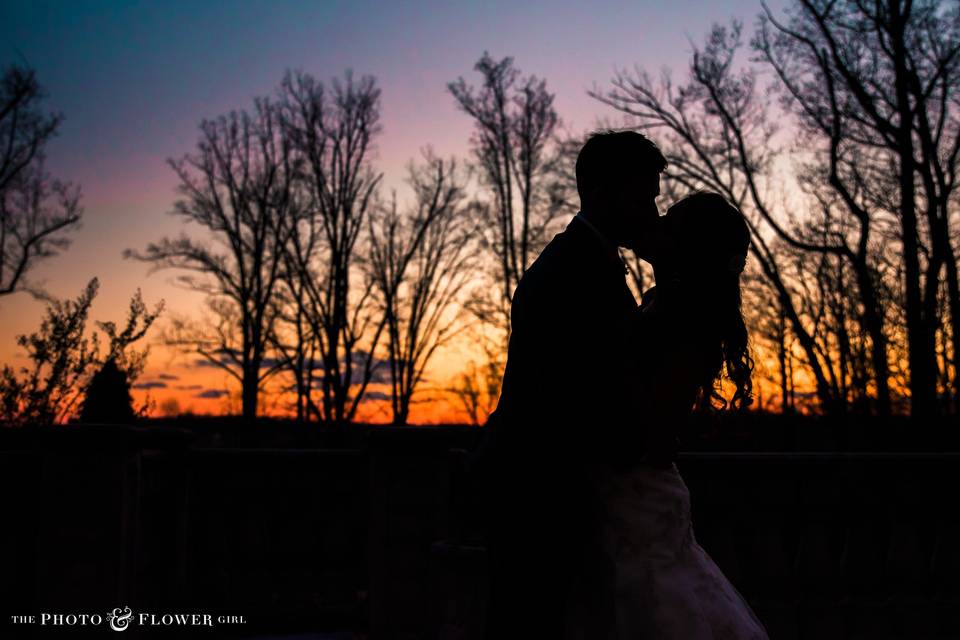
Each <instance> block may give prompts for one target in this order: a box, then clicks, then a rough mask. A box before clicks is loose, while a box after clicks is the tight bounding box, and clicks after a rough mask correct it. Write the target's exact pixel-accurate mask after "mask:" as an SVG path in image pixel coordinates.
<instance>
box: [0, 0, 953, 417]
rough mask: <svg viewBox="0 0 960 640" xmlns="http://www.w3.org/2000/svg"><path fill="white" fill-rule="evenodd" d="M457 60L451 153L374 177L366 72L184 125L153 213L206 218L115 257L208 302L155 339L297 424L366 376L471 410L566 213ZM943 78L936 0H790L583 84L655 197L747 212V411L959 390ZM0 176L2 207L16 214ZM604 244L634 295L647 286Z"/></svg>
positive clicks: (495, 78) (565, 162)
mask: <svg viewBox="0 0 960 640" xmlns="http://www.w3.org/2000/svg"><path fill="white" fill-rule="evenodd" d="M474 71H475V72H476V74H477V76H474V78H476V80H477V82H476V84H472V83H471V82H470V81H469V80H468V79H465V78H459V79H456V80H453V81H451V82H450V83H449V84H448V87H447V88H448V92H449V95H450V97H451V106H453V107H454V108H457V109H459V110H460V111H461V112H462V113H463V114H464V116H465V117H468V118H469V119H470V120H471V122H472V123H473V125H474V126H473V134H472V138H471V140H470V156H469V157H467V158H460V159H456V158H440V157H437V156H436V155H435V154H434V153H433V152H431V151H429V148H428V150H427V151H425V152H423V154H422V157H421V158H420V159H418V160H417V161H413V162H411V164H410V165H409V169H408V180H407V182H408V185H409V189H408V193H407V194H405V195H401V196H399V197H398V195H397V194H394V193H390V194H387V193H385V189H384V188H383V185H382V178H383V176H382V174H381V173H380V172H379V171H378V169H377V167H376V166H375V163H374V159H373V154H372V150H373V149H374V147H375V144H376V140H377V137H378V136H379V135H380V133H381V126H380V106H381V103H380V91H379V88H378V86H377V83H376V81H375V79H374V78H372V77H369V76H364V77H360V78H357V77H355V76H353V75H352V74H350V73H346V74H345V75H344V76H342V77H340V78H337V79H334V80H332V81H331V82H329V83H324V82H320V81H318V80H316V79H315V78H314V77H313V76H311V75H310V74H307V73H304V72H289V73H288V74H287V75H286V76H285V77H284V78H283V79H282V81H281V82H280V84H279V85H278V87H277V88H276V90H275V91H274V92H273V93H272V94H271V95H268V96H263V97H260V98H258V99H256V100H254V101H253V104H252V105H251V106H250V107H249V108H247V109H242V110H238V111H232V112H230V113H228V114H225V115H222V116H219V117H216V118H212V119H208V120H204V121H203V122H202V124H201V125H200V134H199V138H198V140H197V142H196V146H195V148H194V151H193V152H191V153H188V154H186V155H184V156H183V157H181V158H178V159H174V160H171V161H170V162H169V164H170V167H171V169H172V171H173V172H174V173H175V174H176V176H177V179H178V183H179V193H180V197H179V199H178V200H177V201H176V203H175V204H174V209H173V213H174V214H175V215H177V216H179V217H181V218H182V219H183V220H184V221H185V222H188V221H189V222H193V223H196V225H198V226H199V227H201V228H202V229H203V233H202V234H196V235H187V234H186V233H184V234H182V235H180V236H179V237H176V238H162V239H159V240H156V241H154V242H151V243H149V244H148V245H147V246H146V247H145V248H144V249H142V250H140V249H128V250H126V251H125V255H126V256H127V257H129V258H132V259H136V260H142V261H146V262H148V263H151V264H152V265H154V266H156V267H157V268H174V269H177V270H178V271H180V272H181V274H182V275H181V276H180V282H181V283H182V284H183V285H185V286H187V287H189V288H192V289H194V290H196V291H199V292H201V293H203V294H205V295H206V300H207V311H208V313H207V314H206V316H204V317H202V318H196V317H193V318H171V319H169V321H168V322H167V325H166V327H165V329H164V331H163V333H162V336H161V340H162V341H163V342H164V343H166V344H167V345H171V346H176V347H180V348H184V349H186V350H188V351H189V352H191V353H195V354H199V355H200V356H202V358H203V359H205V360H206V361H207V362H208V363H209V364H210V365H212V366H214V367H217V368H220V369H222V370H223V371H225V372H227V373H228V374H229V375H230V376H232V377H233V378H235V379H236V381H237V382H238V384H239V386H240V388H241V397H242V402H241V408H242V414H243V416H244V417H245V418H254V417H256V416H257V415H258V413H263V410H262V401H263V393H264V389H265V388H266V386H267V384H268V382H269V381H271V380H275V381H278V382H280V383H281V391H283V392H286V393H289V395H290V397H292V398H294V400H293V406H292V407H291V410H292V411H293V412H294V413H295V416H296V418H297V419H298V420H301V421H313V420H318V421H324V422H329V423H345V422H350V421H353V420H354V419H355V418H356V417H357V415H358V411H359V409H360V407H361V403H362V402H364V400H370V399H383V400H387V401H389V405H390V408H391V413H392V418H393V421H394V422H395V423H397V424H404V423H406V422H407V420H408V419H409V417H410V413H411V406H412V405H413V404H414V403H415V402H417V401H420V400H424V399H426V400H429V399H430V398H436V397H439V396H440V395H443V396H446V397H454V398H456V399H458V401H459V402H460V403H461V405H462V407H463V409H464V410H465V411H466V412H467V413H468V415H469V416H470V418H471V419H472V420H473V421H475V422H481V421H482V420H483V419H484V418H485V415H486V413H487V412H489V411H490V409H491V408H492V406H493V405H494V403H495V401H496V398H497V394H498V390H499V382H500V375H501V372H502V368H503V364H504V358H505V351H506V344H507V340H508V338H509V332H510V313H509V312H510V302H511V296H512V293H513V291H514V289H515V287H516V285H517V282H518V281H519V279H520V278H521V277H522V276H523V274H524V272H525V270H526V268H527V267H528V266H529V265H530V264H531V263H532V261H533V260H534V259H535V258H536V256H537V255H538V253H539V251H540V250H541V249H542V247H543V246H544V245H545V244H546V242H548V241H549V240H550V238H551V237H552V236H553V234H554V233H555V232H557V231H559V230H561V229H562V227H563V226H564V224H565V223H566V221H567V220H568V219H569V216H570V214H572V213H573V212H574V211H575V210H576V203H577V199H576V191H575V181H574V178H573V175H572V174H573V160H574V158H575V154H576V152H577V151H578V149H579V146H580V144H581V143H582V140H583V136H582V135H572V134H570V133H569V132H567V131H565V130H564V129H563V127H562V123H561V120H560V117H559V115H558V113H557V111H556V109H555V108H554V103H553V94H552V93H551V92H550V91H549V90H548V88H547V84H546V82H545V81H544V80H543V79H539V78H536V77H534V76H525V75H523V74H522V73H521V72H520V71H519V70H518V69H517V68H516V67H515V65H514V62H513V60H512V59H511V58H503V59H496V58H493V57H491V56H490V55H488V54H484V56H483V57H482V58H481V59H480V60H479V61H478V62H477V64H476V66H475V67H474ZM9 75H10V74H9V73H8V76H9ZM958 88H960V12H958V9H957V7H956V6H955V5H946V4H943V3H937V2H932V1H929V0H926V1H923V2H909V1H903V0H893V1H891V2H888V3H863V2H853V1H842V0H841V1H836V0H835V1H830V2H826V1H823V0H816V1H813V0H809V1H808V0H797V1H796V2H794V3H792V4H791V5H790V6H789V7H788V8H787V9H786V10H785V12H784V13H783V14H782V15H777V14H775V13H774V12H772V11H771V10H769V9H768V8H766V7H765V6H764V7H763V10H762V12H761V13H760V15H759V16H758V17H757V19H756V23H755V26H754V28H753V31H752V33H751V34H749V36H748V34H746V33H745V30H744V27H743V25H742V23H740V22H732V23H731V24H729V25H717V26H715V27H714V28H713V29H712V30H711V31H710V33H709V34H708V35H707V37H706V38H705V40H704V41H703V42H702V43H700V44H699V45H695V46H694V51H693V55H692V57H691V60H690V65H689V68H688V70H687V73H686V74H685V76H684V77H683V79H682V80H679V81H678V80H675V79H674V77H673V75H672V74H671V73H670V72H669V71H665V72H663V73H662V74H661V75H660V76H659V77H656V78H655V77H652V76H651V75H650V74H648V73H647V72H645V71H643V70H642V69H640V68H638V69H637V70H635V71H623V72H620V73H618V74H617V75H616V76H615V77H614V78H613V80H612V82H611V84H610V85H609V86H607V87H606V88H602V87H597V88H595V89H594V90H593V91H591V92H590V93H591V95H592V96H593V97H594V98H596V99H597V100H598V105H600V104H603V105H607V106H608V107H612V108H613V110H614V111H613V113H616V114H619V116H622V121H618V122H616V126H625V127H637V128H641V129H644V130H647V131H648V133H649V135H650V136H651V137H652V138H653V139H654V140H655V141H656V142H657V144H658V145H659V146H660V147H661V148H662V149H663V151H664V153H665V155H666V156H667V159H668V162H669V166H668V167H667V171H666V174H665V176H664V180H663V191H664V194H665V198H664V199H665V200H666V202H665V203H664V208H665V207H666V206H667V205H669V204H670V202H672V201H673V200H675V199H678V198H680V197H682V196H683V195H685V194H687V193H689V192H690V191H693V190H700V189H708V190H712V191H717V192H719V193H721V194H723V195H724V196H725V197H726V198H728V199H729V200H730V201H732V202H734V203H735V204H736V205H737V206H738V207H740V208H741V210H743V212H744V213H745V215H746V216H747V218H748V220H749V223H750V226H751V229H752V231H753V242H752V246H751V250H750V260H748V268H747V271H746V273H745V276H744V287H745V295H746V299H745V311H746V313H747V315H748V318H749V324H750V330H751V336H752V341H753V348H754V351H755V353H756V355H757V360H758V362H759V367H758V371H757V377H758V378H759V384H758V385H757V389H758V398H757V400H758V402H757V403H755V405H754V406H759V407H761V408H764V409H768V410H777V411H783V412H815V413H823V414H829V415H843V414H846V413H858V414H876V415H881V416H885V415H891V414H904V413H909V414H911V415H913V416H917V417H928V416H935V415H945V414H955V413H956V412H957V410H958V402H960V377H958V371H960V366H958V365H960V362H958V358H960V344H958V343H960V290H958V281H957V248H956V242H957V231H958V226H957V224H958V219H957V213H956V203H957V198H956V192H955V187H956V173H957V159H958V154H960V118H958V106H960V103H958V99H960V91H958ZM9 95H10V94H9V93H7V94H4V100H5V101H9V99H10V98H9ZM2 117H3V119H2V120H0V123H2V126H0V133H2V134H3V136H8V135H10V134H9V132H10V131H12V127H14V126H15V125H13V124H11V122H10V120H9V118H8V117H7V115H6V112H4V113H3V114H2ZM603 126H608V125H606V124H604V125H603ZM3 136H0V139H2V137H3ZM4 170H6V169H4ZM3 175H4V174H3V173H2V172H0V176H3ZM0 190H2V195H3V199H2V201H3V203H4V209H3V216H4V218H3V221H4V229H5V230H6V229H7V227H8V225H12V224H14V222H11V221H14V220H17V219H19V218H17V215H21V216H22V214H18V213H16V212H13V213H8V211H12V209H10V205H9V204H8V203H10V202H15V193H16V192H14V191H11V187H9V186H7V185H6V184H5V183H2V182H0ZM8 193H9V194H11V195H8ZM64 193H69V191H64ZM70 202H71V201H70V200H64V201H63V205H62V207H63V210H64V211H65V212H66V213H65V214H63V215H64V216H66V217H64V218H63V219H64V220H66V222H63V223H62V224H61V225H60V227H61V228H62V227H66V226H69V225H70V224H72V222H70V218H69V215H68V214H69V212H70V211H71V209H70V206H71V205H70ZM72 206H73V207H74V209H75V208H76V207H77V205H76V203H75V201H74V204H73V205H72ZM55 230H56V229H55ZM9 235H10V234H7V233H6V231H5V235H4V241H3V242H4V251H5V253H4V260H5V261H6V260H7V257H6V256H7V255H8V253H7V244H6V243H8V242H9V241H8V240H7V238H8V236H9ZM11 237H12V236H11ZM11 255H13V254H11ZM624 259H625V261H626V262H627V264H628V266H629V268H630V273H631V277H630V281H631V285H632V286H633V287H634V289H635V290H637V291H638V292H639V291H642V290H643V289H645V288H646V287H648V286H650V284H652V282H651V280H650V277H649V268H647V269H645V268H644V266H643V265H642V264H641V263H640V262H639V261H638V260H637V259H636V258H635V257H634V256H631V255H626V254H625V255H624ZM4 273H9V268H8V271H6V272H4ZM7 279H8V280H10V278H9V277H7ZM5 282H6V281H5V280H3V278H0V285H4V286H5V287H6V289H7V290H13V289H14V288H15V287H12V286H11V285H10V284H4V283H5ZM455 340H456V341H459V343H460V344H469V345H470V349H472V351H473V352H474V353H475V356H474V357H473V358H472V359H470V360H468V361H467V362H465V363H463V371H462V372H461V373H460V374H459V375H458V376H457V377H456V379H455V380H453V381H449V382H445V381H438V380H434V379H433V378H432V377H430V378H428V376H427V372H428V371H429V370H430V365H431V363H432V362H433V359H434V356H435V355H436V353H437V352H438V350H440V349H442V348H443V347H444V346H446V345H450V344H452V343H453V342H454V341H455ZM570 375H584V373H583V372H570ZM588 375H589V374H588ZM383 388H385V389H387V391H386V392H383V391H381V390H380V389H383Z"/></svg>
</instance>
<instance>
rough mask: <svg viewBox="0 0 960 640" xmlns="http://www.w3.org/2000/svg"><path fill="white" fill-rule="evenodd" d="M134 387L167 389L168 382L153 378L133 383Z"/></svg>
mask: <svg viewBox="0 0 960 640" xmlns="http://www.w3.org/2000/svg"><path fill="white" fill-rule="evenodd" d="M133 388H134V389H166V388H167V383H166V382H157V381H156V380H151V381H150V382H139V383H137V384H135V385H133Z"/></svg>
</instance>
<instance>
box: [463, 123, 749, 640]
mask: <svg viewBox="0 0 960 640" xmlns="http://www.w3.org/2000/svg"><path fill="white" fill-rule="evenodd" d="M665 167H666V161H665V159H664V157H663V155H662V154H661V153H660V151H659V150H658V149H657V147H656V145H654V144H653V143H652V142H651V141H650V140H648V139H647V138H646V137H644V136H643V135H641V134H639V133H636V132H632V131H620V132H612V131H611V132H603V133H597V134H595V135H593V136H592V137H591V138H590V139H589V140H588V141H587V142H586V144H585V145H584V146H583V148H582V149H581V151H580V154H579V156H578V158H577V166H576V174H577V190H578V192H579V194H580V203H581V208H580V212H579V213H577V215H576V216H575V217H574V218H573V220H571V221H570V223H569V224H568V225H567V227H566V229H565V230H564V231H563V232H561V233H559V234H558V235H556V236H555V237H554V238H553V240H552V241H551V242H550V243H549V244H548V245H547V246H546V248H545V249H544V250H543V252H542V253H541V254H540V256H539V257H538V258H537V260H536V261H535V262H534V263H533V264H532V265H531V266H530V268H529V269H528V270H527V272H526V274H525V275H524V276H523V278H522V280H521V281H520V284H519V286H518V287H517V289H516V291H515V292H514V295H513V308H512V315H511V319H512V333H511V336H510V345H509V353H508V358H507V365H506V371H505V373H504V378H503V388H502V391H501V395H500V400H499V404H498V406H497V409H496V411H495V412H494V413H493V414H492V415H491V417H490V420H489V421H488V424H487V430H486V435H485V440H484V442H483V444H482V446H481V448H480V451H479V454H478V455H477V456H476V457H475V459H474V461H473V469H474V471H475V473H474V474H473V475H474V477H475V481H476V482H477V483H478V486H479V487H480V491H481V493H482V495H483V496H484V497H485V501H484V504H485V513H486V516H487V544H488V550H489V558H490V578H491V593H490V599H489V602H488V613H487V628H486V637H487V638H490V639H493V640H506V639H510V638H525V639H529V638H545V639H552V638H557V639H564V638H567V639H572V638H582V639H587V638H589V639H591V640H605V639H607V638H617V639H621V638H631V639H634V638H635V639H641V638H643V639H647V638H671V639H672V638H676V639H684V640H698V639H706V638H714V639H719V638H729V639H747V638H751V639H753V638H766V637H767V636H766V633H765V631H764V629H763V626H762V625H761V624H760V622H758V621H757V619H756V617H755V616H754V615H753V613H752V612H751V611H750V608H749V606H748V605H747V604H746V603H745V601H744V600H743V598H742V597H741V596H740V594H739V593H738V592H737V590H736V589H735V588H734V587H733V586H732V585H731V584H730V583H729V582H728V581H727V580H726V578H725V577H724V576H723V574H722V573H721V572H720V570H719V569H718V568H717V567H716V565H715V564H714V563H713V561H712V560H710V558H709V557H708V556H707V555H706V553H704V551H703V550H702V549H701V548H700V546H699V545H698V544H697V543H696V541H695V539H694V536H693V532H692V529H691V524H690V502H689V494H688V492H687V488H686V486H685V485H684V483H683V480H682V479H681V478H680V476H679V474H678V473H677V468H676V466H675V465H674V462H673V461H674V457H675V453H676V435H675V431H674V430H675V428H676V425H677V424H678V423H680V422H681V421H683V420H684V419H685V418H686V416H687V415H688V414H689V413H690V412H691V411H692V409H693V407H694V406H695V405H697V404H698V403H699V404H700V405H701V406H703V407H708V406H718V405H724V404H727V405H729V406H733V407H737V406H740V405H741V404H744V403H748V402H749V401H750V394H751V382H750V375H751V370H752V366H753V363H752V360H751V358H750V355H749V352H748V350H747V332H746V327H745V326H744V322H743V317H742V315H741V310H740V273H741V271H742V270H743V266H744V262H745V259H746V253H747V248H748V245H749V240H750V238H749V231H748V228H747V226H746V223H745V222H744V220H743V217H742V215H741V214H740V213H739V212H738V211H737V210H736V209H735V208H734V207H733V206H731V205H730V204H729V203H728V202H727V201H726V200H724V199H723V198H722V197H721V196H719V195H717V194H712V193H697V194H694V195H691V196H689V197H687V198H685V199H683V200H681V201H679V202H677V203H676V204H674V205H673V206H672V207H671V208H670V209H669V210H668V211H667V213H666V215H664V216H662V217H661V216H660V214H659V211H658V209H657V205H656V201H655V199H656V198H657V196H658V195H659V193H660V173H661V172H662V171H663V170H664V169H665ZM619 247H623V248H627V249H632V250H633V251H634V252H636V254H637V255H638V256H639V257H640V258H642V259H643V260H645V261H647V262H649V263H650V264H651V265H653V270H654V275H655V278H656V282H657V286H656V287H655V288H654V289H651V290H649V291H647V292H645V293H644V295H643V304H642V305H640V306H639V307H638V305H637V302H636V299H635V298H634V296H633V294H632V293H631V292H630V289H629V288H628V286H627V283H626V269H625V266H624V263H623V261H622V260H621V257H620V254H619V250H618V248H619ZM721 377H726V378H727V379H728V380H729V385H728V386H729V387H731V388H732V389H733V396H732V399H731V400H730V401H729V403H725V401H724V400H723V397H722V396H721V395H720V394H719V391H718V389H719V383H720V379H721Z"/></svg>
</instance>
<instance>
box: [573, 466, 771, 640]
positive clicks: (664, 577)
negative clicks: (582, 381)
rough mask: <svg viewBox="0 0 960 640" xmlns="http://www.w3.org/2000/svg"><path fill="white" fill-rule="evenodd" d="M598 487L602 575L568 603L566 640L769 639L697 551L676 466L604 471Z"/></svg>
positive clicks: (597, 547)
mask: <svg viewBox="0 0 960 640" xmlns="http://www.w3.org/2000/svg"><path fill="white" fill-rule="evenodd" d="M596 482H597V484H596V488H597V496H598V499H599V502H600V505H601V507H600V509H601V516H600V523H599V527H598V528H597V531H596V536H597V538H596V539H595V541H594V544H593V547H594V549H593V557H592V560H591V564H592V565H593V566H594V567H596V568H597V570H596V571H594V575H593V576H592V578H589V579H587V580H585V581H583V582H581V584H580V588H579V591H577V590H574V591H572V592H571V595H570V596H569V604H568V607H567V611H568V614H567V623H566V638H567V639H568V640H575V639H580V638H583V639H586V638H605V639H607V640H768V636H767V633H766V630H765V629H764V627H763V625H762V624H761V623H760V621H759V620H758V619H757V617H756V616H755V615H754V613H753V611H752V610H751V609H750V606H749V605H748V604H747V602H746V601H745V600H744V598H743V597H742V596H741V595H740V593H739V592H738V591H737V589H736V588H735V587H734V586H733V585H732V584H731V583H730V581H729V580H727V578H726V577H725V576H724V575H723V573H722V572H721V571H720V569H719V568H718V567H717V565H716V564H715V563H714V562H713V560H712V559H711V558H710V556H709V555H707V553H706V552H705V551H704V550H703V549H702V548H701V547H700V545H699V544H697V541H696V538H695V537H694V535H693V527H692V525H691V520H690V493H689V491H688V490H687V486H686V484H685V483H684V482H683V479H682V478H681V477H680V473H679V472H678V471H677V468H676V465H674V464H670V465H669V466H662V467H657V466H650V465H638V466H636V467H634V468H633V469H631V470H629V471H626V472H613V471H604V472H602V473H599V474H598V476H597V481H596Z"/></svg>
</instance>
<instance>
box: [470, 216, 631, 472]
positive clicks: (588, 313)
mask: <svg viewBox="0 0 960 640" xmlns="http://www.w3.org/2000/svg"><path fill="white" fill-rule="evenodd" d="M625 275H626V274H625V267H624V264H623V262H622V261H621V260H620V257H619V255H618V254H617V251H616V248H615V247H614V246H613V245H611V244H609V243H607V242H606V241H605V240H604V239H603V238H602V237H601V236H599V234H598V232H597V231H596V230H595V229H593V228H592V227H591V226H590V225H589V224H588V223H587V222H585V221H584V220H582V219H581V218H580V217H579V216H578V217H576V218H574V219H573V220H572V221H571V222H570V224H569V225H568V226H567V228H566V229H565V230H564V231H563V232H562V233H559V234H558V235H556V236H555V237H554V238H553V240H552V241H551V242H550V243H549V244H548V245H547V246H546V248H545V249H544V250H543V252H542V253H541V254H540V256H539V257H538V258H537V260H536V261H535V262H534V263H533V264H532V265H531V266H530V268H529V269H528V270H527V272H526V273H525V274H524V276H523V278H522V279H521V281H520V284H519V286H518V287H517V289H516V291H515V293H514V296H513V306H512V312H511V321H512V333H511V337H510V345H509V349H508V354H507V365H506V370H505V372H504V378H503V385H502V389H501V393H500V400H499V402H498V404H497V409H496V411H495V412H494V413H493V414H492V415H491V418H490V420H489V421H488V424H487V427H488V429H487V438H486V441H485V442H484V447H483V448H482V450H481V453H482V455H484V456H486V455H490V456H492V458H493V459H495V460H496V461H497V464H498V465H507V466H508V467H509V469H510V471H513V472H517V473H521V474H524V472H525V471H529V472H530V473H531V474H538V470H540V471H543V472H550V467H558V468H565V467H567V468H568V470H569V471H574V469H572V468H569V466H570V465H577V466H579V465H581V464H582V463H586V464H589V463H592V462H604V461H605V459H606V458H607V457H608V456H610V455H613V454H616V453H618V452H617V451H612V450H611V447H616V442H618V439H617V438H616V437H615V434H616V433H617V432H619V431H622V430H624V429H628V428H630V424H629V423H630V422H631V421H636V420H637V417H638V416H637V414H636V412H635V411H631V410H630V409H629V401H630V389H629V388H628V387H627V378H626V367H628V366H630V364H631V359H632V358H635V354H633V353H631V351H632V349H631V348H630V346H629V343H630V340H631V336H630V335H629V333H630V331H631V327H632V326H635V318H636V315H637V302H636V299H635V298H634V296H633V294H632V293H631V292H630V289H629V288H628V287H627V283H626V278H625Z"/></svg>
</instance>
